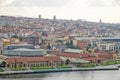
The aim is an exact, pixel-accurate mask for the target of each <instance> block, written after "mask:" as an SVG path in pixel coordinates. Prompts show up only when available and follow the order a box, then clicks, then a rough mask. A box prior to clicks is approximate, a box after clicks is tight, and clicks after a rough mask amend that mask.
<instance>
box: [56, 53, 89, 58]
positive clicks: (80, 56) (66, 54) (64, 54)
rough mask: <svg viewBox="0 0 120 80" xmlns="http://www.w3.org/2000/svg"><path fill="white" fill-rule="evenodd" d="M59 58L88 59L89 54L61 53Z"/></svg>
mask: <svg viewBox="0 0 120 80" xmlns="http://www.w3.org/2000/svg"><path fill="white" fill-rule="evenodd" d="M58 56H63V57H71V58H83V57H88V56H89V54H80V53H68V52H64V53H60V54H58Z"/></svg>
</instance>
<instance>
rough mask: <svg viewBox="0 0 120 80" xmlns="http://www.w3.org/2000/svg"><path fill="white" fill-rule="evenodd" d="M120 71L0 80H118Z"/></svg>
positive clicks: (45, 74) (33, 75)
mask: <svg viewBox="0 0 120 80" xmlns="http://www.w3.org/2000/svg"><path fill="white" fill-rule="evenodd" d="M119 75H120V70H115V71H114V70H113V71H79V72H55V73H37V74H20V75H7V76H0V80H8V79H9V80H58V79H59V80H120V76H119Z"/></svg>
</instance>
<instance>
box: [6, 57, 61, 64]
mask: <svg viewBox="0 0 120 80" xmlns="http://www.w3.org/2000/svg"><path fill="white" fill-rule="evenodd" d="M15 61H16V62H23V63H29V62H46V61H48V62H52V61H57V62H60V61H62V59H61V58H60V57H59V56H44V57H15V58H13V57H10V58H7V62H8V63H15Z"/></svg>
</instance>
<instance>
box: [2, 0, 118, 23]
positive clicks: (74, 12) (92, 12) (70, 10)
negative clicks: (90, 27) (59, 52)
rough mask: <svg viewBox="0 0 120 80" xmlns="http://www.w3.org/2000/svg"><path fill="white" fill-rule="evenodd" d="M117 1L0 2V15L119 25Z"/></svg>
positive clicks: (47, 0)
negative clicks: (100, 21) (80, 20)
mask: <svg viewBox="0 0 120 80" xmlns="http://www.w3.org/2000/svg"><path fill="white" fill-rule="evenodd" d="M119 4H120V1H119V0H97V1H96V0H76V1H75V0H69V1H68V0H34V1H32V0H25V1H23V0H0V15H9V16H24V17H38V15H39V14H41V16H42V18H50V19H52V18H53V16H56V18H57V19H73V20H77V19H83V20H88V21H95V22H98V21H99V20H100V19H101V20H102V21H103V22H110V23H120V15H119V14H120V9H119V8H120V6H119Z"/></svg>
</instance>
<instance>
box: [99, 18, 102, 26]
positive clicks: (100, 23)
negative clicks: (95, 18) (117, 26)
mask: <svg viewBox="0 0 120 80" xmlns="http://www.w3.org/2000/svg"><path fill="white" fill-rule="evenodd" d="M99 26H100V27H101V26H102V20H101V19H100V20H99Z"/></svg>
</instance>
